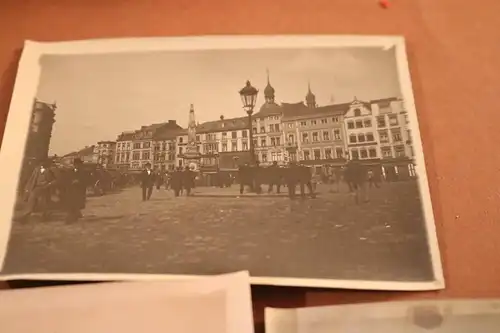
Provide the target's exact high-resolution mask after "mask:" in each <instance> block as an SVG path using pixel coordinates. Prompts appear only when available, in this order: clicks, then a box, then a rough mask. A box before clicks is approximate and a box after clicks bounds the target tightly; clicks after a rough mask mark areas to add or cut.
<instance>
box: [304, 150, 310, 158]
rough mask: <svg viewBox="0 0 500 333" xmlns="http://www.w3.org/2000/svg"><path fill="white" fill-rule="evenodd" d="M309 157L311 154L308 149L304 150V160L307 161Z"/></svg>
mask: <svg viewBox="0 0 500 333" xmlns="http://www.w3.org/2000/svg"><path fill="white" fill-rule="evenodd" d="M310 159H311V154H310V152H309V150H304V160H306V161H308V160H310Z"/></svg>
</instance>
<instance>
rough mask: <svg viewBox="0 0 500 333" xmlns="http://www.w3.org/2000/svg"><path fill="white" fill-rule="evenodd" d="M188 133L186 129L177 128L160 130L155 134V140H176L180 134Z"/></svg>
mask: <svg viewBox="0 0 500 333" xmlns="http://www.w3.org/2000/svg"><path fill="white" fill-rule="evenodd" d="M184 134H187V130H186V129H177V130H170V129H168V130H158V131H157V132H156V133H155V134H154V135H153V139H154V140H160V141H161V140H163V141H165V140H174V139H175V138H176V137H177V136H179V135H184Z"/></svg>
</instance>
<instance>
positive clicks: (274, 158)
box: [271, 152, 276, 161]
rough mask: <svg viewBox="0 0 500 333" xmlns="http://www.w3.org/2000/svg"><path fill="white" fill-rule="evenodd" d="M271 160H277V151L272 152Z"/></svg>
mask: <svg viewBox="0 0 500 333" xmlns="http://www.w3.org/2000/svg"><path fill="white" fill-rule="evenodd" d="M271 161H276V153H275V152H273V153H271Z"/></svg>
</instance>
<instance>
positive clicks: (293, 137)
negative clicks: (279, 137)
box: [288, 134, 295, 143]
mask: <svg viewBox="0 0 500 333" xmlns="http://www.w3.org/2000/svg"><path fill="white" fill-rule="evenodd" d="M288 143H295V135H293V134H288Z"/></svg>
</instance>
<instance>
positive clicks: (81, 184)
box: [65, 158, 89, 222]
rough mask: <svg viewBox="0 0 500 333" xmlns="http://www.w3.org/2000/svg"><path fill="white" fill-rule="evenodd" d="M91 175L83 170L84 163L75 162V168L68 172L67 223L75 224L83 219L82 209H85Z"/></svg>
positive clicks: (76, 159)
mask: <svg viewBox="0 0 500 333" xmlns="http://www.w3.org/2000/svg"><path fill="white" fill-rule="evenodd" d="M88 185H89V175H88V173H87V172H86V171H85V170H84V169H83V161H82V160H81V159H79V158H75V159H74V160H73V168H72V170H70V171H69V172H68V180H67V188H66V191H65V194H66V196H65V206H66V212H67V216H66V221H67V222H74V221H76V220H78V219H80V218H82V217H83V216H82V209H85V204H86V200H87V186H88Z"/></svg>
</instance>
